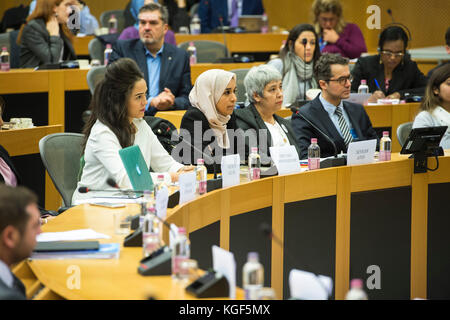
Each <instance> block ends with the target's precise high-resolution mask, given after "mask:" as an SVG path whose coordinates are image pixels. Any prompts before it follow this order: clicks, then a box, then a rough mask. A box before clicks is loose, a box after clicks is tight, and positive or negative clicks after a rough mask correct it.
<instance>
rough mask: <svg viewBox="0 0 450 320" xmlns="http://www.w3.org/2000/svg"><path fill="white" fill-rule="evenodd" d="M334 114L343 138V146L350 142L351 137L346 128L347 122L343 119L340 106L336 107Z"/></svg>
mask: <svg viewBox="0 0 450 320" xmlns="http://www.w3.org/2000/svg"><path fill="white" fill-rule="evenodd" d="M335 112H336V115H337V116H338V122H339V128H340V129H341V133H342V137H343V138H344V142H345V146H347V147H348V144H349V143H350V142H352V140H353V137H352V134H351V133H350V130H349V128H348V125H347V122H346V121H345V118H344V115H343V114H342V108H341V107H339V106H337V107H336V111H335Z"/></svg>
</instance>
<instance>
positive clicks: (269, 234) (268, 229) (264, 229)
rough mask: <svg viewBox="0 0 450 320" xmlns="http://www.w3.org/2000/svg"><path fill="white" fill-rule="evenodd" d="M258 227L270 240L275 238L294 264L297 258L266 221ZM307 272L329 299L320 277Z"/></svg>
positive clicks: (328, 293)
mask: <svg viewBox="0 0 450 320" xmlns="http://www.w3.org/2000/svg"><path fill="white" fill-rule="evenodd" d="M259 229H260V230H261V232H262V233H263V234H264V235H265V236H266V237H268V238H269V239H271V240H272V239H273V240H275V243H276V244H277V245H279V246H280V247H281V248H282V249H283V251H284V253H286V256H287V257H288V258H289V260H291V263H293V264H294V265H295V264H297V261H296V260H297V259H296V258H295V257H294V256H293V255H291V253H290V252H289V250H287V248H284V244H283V241H281V239H280V238H278V237H277V236H276V235H274V234H273V230H272V228H271V227H270V226H269V225H268V224H267V223H265V222H263V223H261V224H260V225H259ZM306 268H308V265H306ZM310 269H311V268H310ZM309 272H311V273H312V274H313V275H314V276H315V277H316V279H317V282H318V283H319V284H320V286H321V287H322V289H323V290H324V291H325V292H326V293H327V299H329V298H330V292H329V291H328V288H327V287H326V286H325V284H324V283H323V282H322V280H321V279H320V277H319V275H318V274H316V273H315V272H312V271H309Z"/></svg>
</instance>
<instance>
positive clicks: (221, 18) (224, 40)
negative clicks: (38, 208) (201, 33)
mask: <svg viewBox="0 0 450 320" xmlns="http://www.w3.org/2000/svg"><path fill="white" fill-rule="evenodd" d="M219 22H220V29H221V30H222V36H223V44H224V45H225V49H224V51H225V52H224V53H225V57H226V58H229V57H230V56H229V52H228V45H227V36H226V35H225V27H224V25H223V17H222V15H220V16H219Z"/></svg>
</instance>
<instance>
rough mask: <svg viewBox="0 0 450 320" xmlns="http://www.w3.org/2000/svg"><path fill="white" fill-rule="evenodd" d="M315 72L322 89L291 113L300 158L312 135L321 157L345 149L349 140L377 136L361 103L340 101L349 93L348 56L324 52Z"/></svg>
mask: <svg viewBox="0 0 450 320" xmlns="http://www.w3.org/2000/svg"><path fill="white" fill-rule="evenodd" d="M314 74H315V77H316V79H317V80H318V81H319V86H320V88H321V90H322V92H321V93H320V94H319V95H318V96H317V97H316V98H315V99H314V100H313V101H311V102H309V103H307V104H306V105H304V106H302V107H301V108H300V110H299V111H297V112H294V113H293V115H292V128H293V130H294V132H295V135H296V138H297V143H298V146H299V147H300V158H301V159H306V158H307V157H308V147H309V145H310V144H311V138H317V140H318V144H319V147H320V156H321V157H322V158H324V157H329V156H332V155H334V154H335V153H340V152H341V151H342V152H347V147H348V145H349V143H350V142H352V141H361V140H371V139H377V140H378V138H377V134H376V132H375V130H374V129H373V128H372V123H371V122H370V119H369V116H368V115H367V113H366V111H365V110H364V107H363V106H362V105H359V104H355V103H350V102H347V101H342V100H343V99H347V98H348V97H349V96H350V87H351V79H352V77H351V75H350V70H349V67H348V59H347V58H343V57H341V56H340V55H338V54H324V55H322V56H321V57H320V58H319V60H318V61H317V63H316V65H315V67H314ZM330 140H331V141H330Z"/></svg>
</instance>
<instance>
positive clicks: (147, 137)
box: [73, 58, 189, 202]
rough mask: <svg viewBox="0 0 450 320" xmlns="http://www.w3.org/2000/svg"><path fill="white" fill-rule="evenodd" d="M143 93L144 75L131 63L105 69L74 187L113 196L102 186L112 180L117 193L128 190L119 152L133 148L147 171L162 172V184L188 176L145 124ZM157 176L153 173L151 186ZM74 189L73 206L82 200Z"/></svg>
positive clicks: (92, 102)
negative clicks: (81, 169)
mask: <svg viewBox="0 0 450 320" xmlns="http://www.w3.org/2000/svg"><path fill="white" fill-rule="evenodd" d="M146 92H147V84H146V82H145V80H144V75H143V74H142V72H141V71H140V70H139V67H138V66H137V64H136V62H134V60H132V59H128V58H122V59H119V60H117V61H116V62H114V63H112V64H111V65H109V66H108V67H107V69H106V74H105V78H104V79H103V80H102V81H100V83H99V84H98V85H97V87H96V88H95V91H94V96H93V98H92V101H91V106H90V108H91V109H92V115H91V117H90V119H89V121H88V122H87V123H86V125H85V127H84V135H85V137H84V142H83V150H84V161H85V166H84V168H83V173H82V175H81V180H80V182H79V183H78V187H82V186H83V187H89V188H92V189H99V190H105V189H110V190H111V189H112V188H111V187H110V186H108V184H107V183H106V180H107V179H108V178H113V179H114V180H115V181H116V183H117V184H118V185H119V187H120V188H123V189H131V188H132V186H131V183H130V180H129V178H128V175H127V172H126V170H125V167H124V165H123V163H122V161H121V158H120V156H119V150H121V149H122V148H126V147H130V146H133V145H137V146H139V148H140V149H141V152H142V155H143V156H144V159H145V162H146V164H147V166H150V165H151V168H152V169H153V170H154V171H155V172H164V175H165V180H166V182H170V181H172V182H173V181H176V180H178V175H179V174H180V173H181V172H183V171H185V170H189V168H186V167H184V166H183V165H182V164H180V163H177V162H176V161H175V160H174V159H173V158H172V157H171V156H170V155H169V154H168V153H167V151H166V150H165V149H164V148H163V147H162V145H161V144H160V142H159V141H158V138H157V137H156V136H155V134H154V133H153V131H152V130H151V129H150V127H149V126H148V124H147V122H146V121H145V120H144V119H143V117H144V112H145V105H146V104H147V98H146ZM156 175H157V174H156V173H152V177H153V179H154V181H156ZM78 187H77V190H75V193H74V195H73V201H74V202H75V201H76V200H78V199H80V198H82V195H81V194H80V193H79V192H78ZM86 196H87V197H89V198H90V197H92V193H88V194H86ZM86 196H85V197H86Z"/></svg>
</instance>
